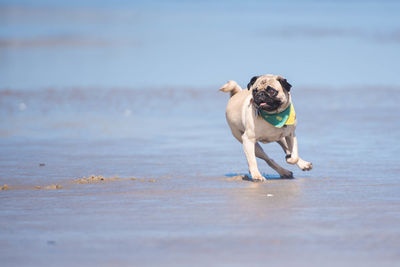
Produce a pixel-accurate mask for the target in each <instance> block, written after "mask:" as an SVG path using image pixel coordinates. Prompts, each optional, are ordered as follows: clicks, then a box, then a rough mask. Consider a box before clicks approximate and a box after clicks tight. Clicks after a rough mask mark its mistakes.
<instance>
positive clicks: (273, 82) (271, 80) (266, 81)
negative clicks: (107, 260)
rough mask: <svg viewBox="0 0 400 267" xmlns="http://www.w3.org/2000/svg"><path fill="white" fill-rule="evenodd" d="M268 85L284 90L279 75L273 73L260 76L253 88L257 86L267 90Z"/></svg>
mask: <svg viewBox="0 0 400 267" xmlns="http://www.w3.org/2000/svg"><path fill="white" fill-rule="evenodd" d="M268 86H270V87H272V88H274V89H276V90H282V86H281V84H280V82H279V81H278V80H277V77H276V76H271V75H263V76H260V77H258V79H257V80H256V82H255V83H254V85H253V88H256V87H257V89H258V90H265V89H267V87H268Z"/></svg>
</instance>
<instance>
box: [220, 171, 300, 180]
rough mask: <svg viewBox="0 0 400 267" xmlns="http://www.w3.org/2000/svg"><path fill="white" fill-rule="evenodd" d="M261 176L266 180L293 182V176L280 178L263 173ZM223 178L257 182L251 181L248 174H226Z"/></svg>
mask: <svg viewBox="0 0 400 267" xmlns="http://www.w3.org/2000/svg"><path fill="white" fill-rule="evenodd" d="M262 176H264V177H265V179H267V180H293V179H294V176H292V177H287V178H286V177H281V176H279V175H277V174H265V173H263V174H262ZM225 177H229V178H231V179H232V180H244V181H250V182H258V181H255V180H253V178H251V175H250V173H227V174H225Z"/></svg>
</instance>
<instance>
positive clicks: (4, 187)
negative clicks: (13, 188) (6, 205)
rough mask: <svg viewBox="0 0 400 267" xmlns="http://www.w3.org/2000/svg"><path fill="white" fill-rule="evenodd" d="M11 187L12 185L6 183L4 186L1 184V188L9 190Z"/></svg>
mask: <svg viewBox="0 0 400 267" xmlns="http://www.w3.org/2000/svg"><path fill="white" fill-rule="evenodd" d="M9 189H10V187H9V186H8V185H6V184H5V185H3V186H0V190H9Z"/></svg>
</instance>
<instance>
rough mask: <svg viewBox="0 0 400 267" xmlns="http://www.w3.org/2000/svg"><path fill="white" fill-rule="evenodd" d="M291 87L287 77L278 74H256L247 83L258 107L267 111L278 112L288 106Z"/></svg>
mask: <svg viewBox="0 0 400 267" xmlns="http://www.w3.org/2000/svg"><path fill="white" fill-rule="evenodd" d="M291 87H292V86H291V85H290V84H289V83H288V82H287V81H286V79H285V78H283V77H281V76H278V75H262V76H255V77H253V78H252V79H251V80H250V82H249V84H248V85H247V89H248V90H251V91H252V95H253V103H254V105H255V106H256V108H258V109H262V110H265V111H266V112H278V111H281V110H283V109H285V108H286V107H288V106H289V102H290V93H289V92H290V88H291Z"/></svg>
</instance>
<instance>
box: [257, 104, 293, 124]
mask: <svg viewBox="0 0 400 267" xmlns="http://www.w3.org/2000/svg"><path fill="white" fill-rule="evenodd" d="M260 116H261V117H262V118H263V119H264V120H265V121H267V122H268V123H269V124H272V125H274V126H275V127H277V128H281V127H282V126H284V125H292V124H294V122H295V120H296V112H295V111H294V107H293V105H292V104H290V106H288V107H287V108H286V109H285V110H284V111H282V112H279V113H273V114H271V113H267V112H266V111H264V110H262V109H261V110H260Z"/></svg>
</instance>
